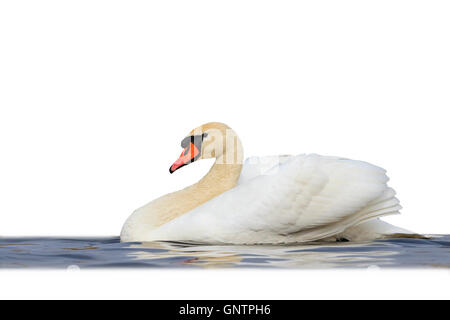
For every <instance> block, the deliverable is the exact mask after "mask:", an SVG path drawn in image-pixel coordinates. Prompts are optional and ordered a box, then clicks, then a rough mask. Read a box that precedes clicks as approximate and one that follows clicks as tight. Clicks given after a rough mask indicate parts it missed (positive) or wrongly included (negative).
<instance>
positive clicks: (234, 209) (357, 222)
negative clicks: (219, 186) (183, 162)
mask: <svg viewBox="0 0 450 320" xmlns="http://www.w3.org/2000/svg"><path fill="white" fill-rule="evenodd" d="M387 181H388V177H387V176H386V172H385V170H384V169H382V168H379V167H376V166H374V165H371V164H369V163H366V162H362V161H354V160H348V159H343V158H336V157H327V156H320V155H316V154H310V155H297V156H274V157H262V158H255V157H252V158H248V159H247V160H246V161H245V163H244V166H243V169H242V173H241V176H240V178H239V182H238V184H237V185H236V186H235V187H234V188H232V189H230V190H228V191H226V192H224V193H222V194H220V195H218V196H217V197H215V198H213V199H211V200H209V201H207V202H205V203H204V204H202V205H200V206H198V207H197V208H195V209H193V210H191V211H189V212H187V213H185V214H183V215H181V216H179V217H177V218H175V219H173V220H171V221H169V222H167V223H165V224H163V225H162V226H160V227H158V228H154V229H152V230H149V231H148V234H147V236H146V240H191V241H198V242H207V243H236V244H255V243H289V242H306V241H314V240H319V239H326V238H329V237H339V236H341V235H347V236H350V237H353V238H355V239H358V240H364V239H365V234H366V235H369V234H370V236H371V237H372V238H374V237H376V236H380V235H382V234H383V230H388V229H389V230H390V232H392V233H394V232H403V233H409V232H408V231H407V230H403V229H400V228H396V227H393V226H390V225H389V224H386V223H384V222H381V221H379V220H377V219H375V218H378V217H380V216H384V215H389V214H395V213H398V211H399V210H400V209H401V207H400V205H399V201H398V200H397V198H395V192H394V190H393V189H391V188H390V187H388V185H387ZM370 219H372V220H371V221H370V224H368V223H364V222H365V221H368V220H370ZM383 226H384V227H383ZM377 228H378V229H377ZM358 230H359V231H358ZM370 230H375V231H373V232H372V233H370V232H369V231H370Z"/></svg>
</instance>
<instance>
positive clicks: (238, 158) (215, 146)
mask: <svg viewBox="0 0 450 320" xmlns="http://www.w3.org/2000/svg"><path fill="white" fill-rule="evenodd" d="M181 147H182V148H183V152H181V155H180V157H179V158H178V159H177V161H175V162H174V163H173V165H172V166H171V167H170V168H169V171H170V173H173V172H175V171H176V170H178V169H180V168H181V167H183V166H185V165H188V164H189V163H192V162H194V161H196V160H198V159H209V158H216V159H217V160H218V161H219V162H222V163H225V164H231V163H237V162H242V146H241V143H240V141H239V138H238V137H237V135H236V133H235V132H234V131H233V130H232V129H231V128H230V127H229V126H227V125H226V124H224V123H220V122H209V123H206V124H204V125H201V126H200V127H197V128H195V129H193V130H191V132H189V134H188V135H187V136H186V137H185V138H184V139H183V140H182V141H181Z"/></svg>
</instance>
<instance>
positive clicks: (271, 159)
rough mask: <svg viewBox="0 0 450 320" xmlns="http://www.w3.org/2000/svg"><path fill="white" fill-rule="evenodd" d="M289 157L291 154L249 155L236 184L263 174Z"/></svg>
mask: <svg viewBox="0 0 450 320" xmlns="http://www.w3.org/2000/svg"><path fill="white" fill-rule="evenodd" d="M291 158H292V155H276V156H264V157H249V158H247V159H245V161H244V163H243V165H242V171H241V175H240V177H239V181H238V184H244V183H247V182H248V181H249V180H251V179H253V178H255V177H257V176H260V175H265V174H267V172H268V171H269V170H270V169H273V168H277V167H279V166H280V165H281V164H283V163H285V162H286V161H288V160H289V159H291Z"/></svg>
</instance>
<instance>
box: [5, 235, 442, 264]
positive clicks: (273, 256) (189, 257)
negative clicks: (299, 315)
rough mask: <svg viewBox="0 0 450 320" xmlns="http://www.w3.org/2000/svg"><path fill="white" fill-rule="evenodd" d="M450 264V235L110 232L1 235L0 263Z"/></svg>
mask: <svg viewBox="0 0 450 320" xmlns="http://www.w3.org/2000/svg"><path fill="white" fill-rule="evenodd" d="M68 266H78V267H80V268H81V269H83V268H108V267H133V268H135V267H143V268H152V267H157V268H236V267H238V268H296V269H298V268H311V269H318V268H367V267H370V266H378V267H390V268H395V267H402V268H404V267H421V268H423V267H433V268H436V267H439V268H448V267H450V236H449V235H436V236H433V237H432V238H431V239H390V240H382V241H374V242H364V243H350V242H339V243H336V242H335V243H309V244H296V245H283V246H276V245H259V246H233V245H224V246H219V245H201V244H196V243H180V242H145V243H120V242H119V239H118V238H117V237H112V238H89V239H87V238H75V239H64V238H9V239H8V238H0V268H67V267H68Z"/></svg>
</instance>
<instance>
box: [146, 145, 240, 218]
mask: <svg viewBox="0 0 450 320" xmlns="http://www.w3.org/2000/svg"><path fill="white" fill-rule="evenodd" d="M222 157H226V153H224V155H223V156H222ZM222 157H220V158H217V159H216V161H215V162H214V165H213V166H212V167H211V169H210V170H209V172H208V173H207V174H206V175H205V176H204V177H203V178H202V179H201V180H200V181H198V182H197V183H195V184H193V185H191V186H189V187H187V188H185V189H183V190H180V191H177V192H174V193H170V194H168V195H165V196H163V197H161V198H159V199H157V200H155V201H153V202H151V203H149V206H151V207H153V206H154V207H153V208H151V215H153V218H156V219H155V220H156V221H155V220H154V221H155V224H156V226H160V225H163V224H165V223H167V222H169V221H170V220H173V219H175V218H177V217H179V216H181V215H183V214H184V213H186V212H189V211H191V210H193V209H195V208H197V207H198V206H200V205H201V204H203V203H205V202H207V201H209V200H211V199H212V198H214V197H217V196H218V195H220V194H222V193H224V192H225V191H227V190H229V189H231V188H233V187H234V186H236V184H237V182H238V179H239V176H240V175H241V170H242V158H241V157H242V152H239V153H238V156H236V157H234V160H233V161H231V163H229V162H230V161H228V163H227V161H226V160H224V159H229V158H222ZM149 209H150V208H149Z"/></svg>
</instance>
